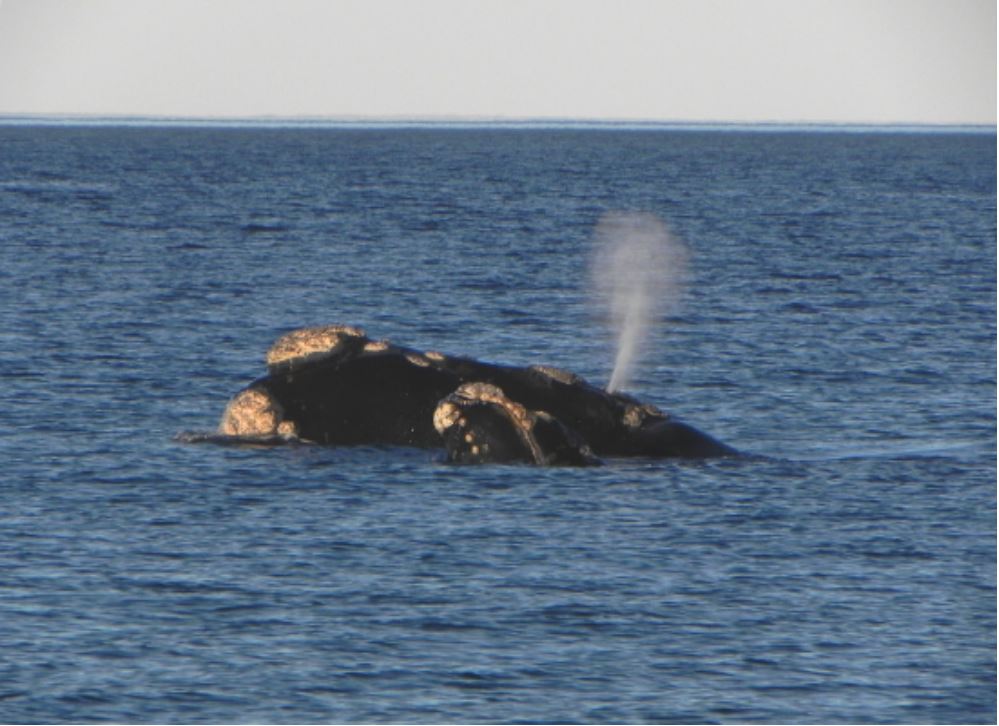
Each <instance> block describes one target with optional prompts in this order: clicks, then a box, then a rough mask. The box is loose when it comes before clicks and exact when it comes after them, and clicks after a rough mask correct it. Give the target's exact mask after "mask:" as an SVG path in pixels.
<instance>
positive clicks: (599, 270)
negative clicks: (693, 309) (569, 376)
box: [592, 212, 690, 393]
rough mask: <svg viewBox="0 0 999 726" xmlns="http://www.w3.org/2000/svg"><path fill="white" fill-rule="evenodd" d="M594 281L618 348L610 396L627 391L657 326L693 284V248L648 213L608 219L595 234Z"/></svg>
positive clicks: (603, 221) (632, 213)
mask: <svg viewBox="0 0 999 726" xmlns="http://www.w3.org/2000/svg"><path fill="white" fill-rule="evenodd" d="M594 243H595V244H594V254H593V261H592V280H593V285H594V290H595V291H596V295H597V299H598V305H599V307H600V309H601V311H602V312H603V317H604V320H605V321H606V324H607V325H608V326H609V330H610V332H611V334H612V337H613V338H614V340H615V341H616V344H617V348H616V354H615V357H614V368H613V371H612V372H611V376H610V381H609V382H608V384H607V390H608V391H609V392H612V393H613V392H614V391H619V390H621V389H623V388H626V387H627V386H628V384H629V383H630V382H631V378H632V374H633V372H634V370H635V367H636V365H637V364H638V362H639V358H640V355H641V354H642V353H643V352H644V347H645V346H644V343H645V341H646V339H647V338H648V335H649V331H650V329H651V328H652V326H654V325H657V324H660V322H661V321H662V320H663V318H664V317H665V316H668V315H669V314H671V313H673V312H674V311H675V310H676V309H677V307H678V306H679V304H680V299H681V297H682V294H683V290H684V288H685V287H686V282H687V266H688V261H689V258H690V253H689V250H688V249H687V246H686V245H685V244H684V243H683V241H682V240H681V239H680V238H678V237H677V236H676V235H674V234H673V233H672V232H671V231H670V229H669V228H668V227H667V225H666V223H665V222H664V221H663V220H662V219H660V218H659V217H657V216H656V215H654V214H651V213H648V212H613V213H609V214H606V215H604V216H603V217H602V218H601V220H600V222H599V223H598V224H597V227H596V231H595V233H594Z"/></svg>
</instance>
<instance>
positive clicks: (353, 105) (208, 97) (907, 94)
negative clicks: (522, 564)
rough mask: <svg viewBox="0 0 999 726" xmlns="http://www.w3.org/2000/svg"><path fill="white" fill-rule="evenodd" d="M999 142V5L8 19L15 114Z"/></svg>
mask: <svg viewBox="0 0 999 726" xmlns="http://www.w3.org/2000/svg"><path fill="white" fill-rule="evenodd" d="M52 113H59V114H98V115H112V114H113V115H117V114H127V115H143V116H149V115H152V116H197V117H217V116H223V117H255V116H285V117H298V116H323V117H339V118H344V117H363V118H384V117H390V118H400V117H401V118H425V117H467V118H483V117H485V118H496V117H500V118H541V119H543V118H559V119H567V118H578V119H622V120H632V119H633V120H657V121H680V122H683V121H722V122H737V121H783V122H795V121H806V122H836V123H839V122H860V123H985V124H995V123H996V2H995V0H327V1H319V0H143V1H141V2H138V1H136V0H2V4H0V114H52Z"/></svg>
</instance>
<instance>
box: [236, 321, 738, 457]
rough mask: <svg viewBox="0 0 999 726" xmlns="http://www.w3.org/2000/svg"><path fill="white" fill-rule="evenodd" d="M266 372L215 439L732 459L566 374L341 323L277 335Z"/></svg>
mask: <svg viewBox="0 0 999 726" xmlns="http://www.w3.org/2000/svg"><path fill="white" fill-rule="evenodd" d="M266 366H267V372H266V374H265V375H262V376H260V377H259V378H257V379H255V380H253V381H252V382H251V383H250V384H249V385H247V386H245V387H244V388H243V389H241V390H240V391H238V392H237V393H236V394H235V395H234V396H233V397H232V399H231V400H230V401H229V403H228V404H227V406H226V408H225V411H224V412H223V415H222V419H221V421H220V423H219V426H218V435H219V436H222V437H231V438H234V439H240V440H271V441H274V440H277V441H281V440H285V441H307V442H314V443H317V444H323V445H330V446H350V445H395V446H411V447H420V448H432V449H443V450H444V451H445V452H446V458H447V460H448V461H452V462H455V463H527V464H535V465H541V466H551V465H566V466H588V465H597V464H599V463H601V459H602V458H606V457H653V458H713V457H730V456H737V455H738V452H737V451H736V450H735V449H733V448H732V447H730V446H728V445H727V444H724V443H722V442H720V441H718V440H717V439H715V438H713V437H712V436H710V435H708V434H706V433H704V432H702V431H700V430H698V429H697V428H695V427H693V426H691V425H689V424H686V423H684V422H682V421H679V420H676V419H675V418H673V417H672V416H670V415H669V414H668V413H666V412H663V411H662V410H660V409H659V408H658V407H656V406H654V405H652V404H650V403H645V402H642V401H640V400H638V399H637V398H634V397H632V396H630V395H628V394H625V393H621V392H613V393H609V392H607V391H605V390H603V389H601V388H599V387H597V386H594V385H592V384H590V383H589V382H587V381H586V380H585V379H583V378H582V377H581V376H578V375H576V374H575V373H572V372H570V371H567V370H564V369H561V368H555V367H552V366H547V365H532V366H526V367H523V366H510V365H503V364H497V363H490V362H485V361H480V360H477V359H474V358H470V357H464V356H454V355H446V354H444V353H440V352H437V351H423V350H418V349H415V348H409V347H405V346H401V345H397V344H395V343H392V342H389V341H387V340H375V339H372V338H370V337H368V335H367V334H366V332H365V331H364V330H363V329H362V328H360V327H357V326H353V325H342V324H335V325H324V326H318V327H309V328H301V329H297V330H293V331H291V332H289V333H287V334H285V335H282V336H281V337H280V338H278V340H277V341H275V343H274V344H273V345H272V346H271V347H270V349H269V350H268V351H267V354H266Z"/></svg>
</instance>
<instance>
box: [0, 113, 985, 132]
mask: <svg viewBox="0 0 999 726" xmlns="http://www.w3.org/2000/svg"><path fill="white" fill-rule="evenodd" d="M0 124H2V125H66V126H72V125H79V126H177V127H183V126H196V127H245V128H252V127H264V128H266V127H270V128H281V127H286V128H310V127H311V128H324V127H325V128H428V127H441V128H444V127H450V128H460V127H466V128H497V129H499V128H525V129H527V128H536V129H541V128H552V129H556V128H577V129H620V130H625V129H635V130H639V129H649V130H655V129H662V130H687V129H689V130H742V129H744V130H763V131H765V130H802V131H807V130H815V131H824V130H842V131H850V130H857V131H877V130H884V131H905V130H912V131H929V132H933V131H936V132H947V131H951V132H957V131H964V132H979V133H988V132H989V131H991V132H993V133H995V132H996V128H997V127H996V124H995V123H991V124H990V123H974V122H967V123H964V122H953V123H939V122H924V121H813V120H798V121H782V120H741V121H732V120H710V119H701V120H681V119H629V118H577V117H549V116H536V117H532V116H523V117H515V116H463V115H429V116H402V115H399V116H353V115H351V116H348V115H345V116H323V115H300V116H295V115H287V116H286V115H280V114H261V115H253V116H235V115H234V116H195V115H155V114H148V115H147V114H125V113H122V114H100V113H93V114H81V113H2V112H0Z"/></svg>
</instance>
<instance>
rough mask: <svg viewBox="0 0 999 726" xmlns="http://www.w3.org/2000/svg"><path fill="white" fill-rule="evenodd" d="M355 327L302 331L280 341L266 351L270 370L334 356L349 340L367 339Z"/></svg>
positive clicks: (329, 327)
mask: <svg viewBox="0 0 999 726" xmlns="http://www.w3.org/2000/svg"><path fill="white" fill-rule="evenodd" d="M364 337H366V336H365V333H364V330H362V329H361V328H358V327H355V326H353V325H324V326H321V327H317V328H302V329H300V330H293V331H292V332H290V333H287V334H285V335H282V336H281V337H280V338H278V339H277V340H276V341H275V342H274V345H272V346H271V348H270V350H268V351H267V369H268V370H269V371H270V372H272V373H274V372H277V371H282V370H287V369H289V368H293V367H295V366H297V365H301V364H304V363H311V362H314V361H316V360H320V359H322V358H327V357H329V356H332V355H334V354H335V353H336V352H337V350H338V349H339V347H340V346H341V345H342V344H343V342H344V341H345V340H347V339H348V338H364Z"/></svg>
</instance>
